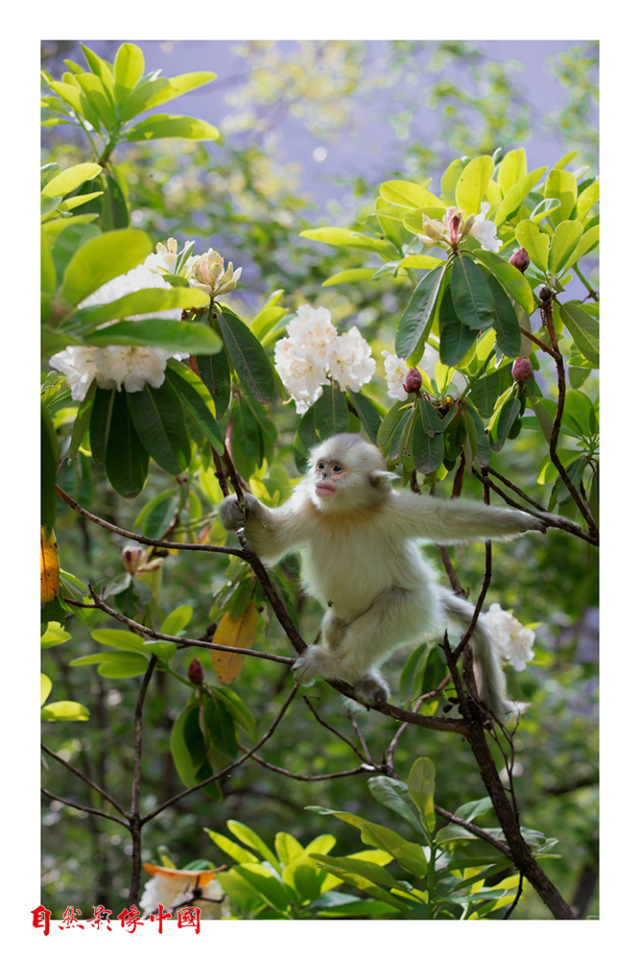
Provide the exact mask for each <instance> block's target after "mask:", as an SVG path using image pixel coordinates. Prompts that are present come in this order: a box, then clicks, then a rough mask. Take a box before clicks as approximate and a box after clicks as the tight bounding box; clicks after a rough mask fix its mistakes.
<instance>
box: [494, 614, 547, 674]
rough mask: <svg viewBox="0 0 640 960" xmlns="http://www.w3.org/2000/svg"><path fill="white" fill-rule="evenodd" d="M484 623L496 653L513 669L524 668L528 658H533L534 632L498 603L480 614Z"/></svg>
mask: <svg viewBox="0 0 640 960" xmlns="http://www.w3.org/2000/svg"><path fill="white" fill-rule="evenodd" d="M482 619H483V621H484V625H485V627H486V628H487V630H489V632H490V633H491V635H492V637H493V639H494V641H495V644H496V649H497V652H498V654H499V655H500V656H501V657H502V659H503V660H508V661H509V663H510V664H511V665H512V666H513V668H514V669H515V670H524V669H525V667H526V664H527V661H528V660H533V658H534V656H535V654H534V652H533V641H534V640H535V633H534V631H533V630H527V629H526V628H525V627H523V626H522V624H521V623H520V621H519V620H516V618H515V617H514V616H513V614H512V613H509V612H508V611H507V610H503V609H502V607H501V606H500V604H499V603H492V604H491V606H490V607H489V610H488V612H487V613H483V614H482Z"/></svg>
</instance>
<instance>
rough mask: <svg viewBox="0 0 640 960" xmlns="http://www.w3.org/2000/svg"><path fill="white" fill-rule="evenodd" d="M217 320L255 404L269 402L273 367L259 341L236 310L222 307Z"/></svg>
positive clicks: (239, 375) (272, 383)
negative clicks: (255, 401) (237, 314)
mask: <svg viewBox="0 0 640 960" xmlns="http://www.w3.org/2000/svg"><path fill="white" fill-rule="evenodd" d="M218 323H219V324H220V332H221V334H222V339H223V340H224V343H225V346H226V348H227V350H228V352H229V356H230V357H231V362H232V363H233V366H234V368H235V371H236V373H237V374H238V377H239V378H240V382H241V383H242V386H243V387H244V388H245V389H246V391H247V393H248V394H249V396H251V397H253V399H254V400H257V401H258V403H268V402H269V400H271V398H272V396H273V389H274V379H273V368H272V366H271V363H270V362H269V358H268V357H267V355H266V353H265V351H264V348H263V346H262V344H261V343H260V341H259V340H258V339H257V338H256V337H255V336H254V335H253V333H252V332H251V330H249V328H248V327H247V325H246V324H245V323H243V322H242V320H241V319H240V318H239V317H237V316H236V315H235V313H233V312H232V311H230V310H228V309H226V308H224V307H223V309H222V313H221V314H220V316H219V317H218ZM194 352H195V351H194Z"/></svg>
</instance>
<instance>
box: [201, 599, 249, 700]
mask: <svg viewBox="0 0 640 960" xmlns="http://www.w3.org/2000/svg"><path fill="white" fill-rule="evenodd" d="M257 629H258V611H257V608H256V605H255V603H254V602H253V600H251V601H250V603H249V605H248V607H247V609H246V610H245V611H244V613H243V614H242V616H241V617H240V619H239V620H232V619H231V617H230V616H229V614H228V613H225V615H224V617H223V618H222V620H221V621H220V623H219V624H218V627H217V629H216V632H215V633H214V635H213V638H212V643H220V644H222V646H225V647H244V648H245V649H247V650H249V649H251V647H252V646H253V644H254V643H255V639H256V632H257ZM243 663H244V657H242V656H240V655H239V654H237V653H227V652H226V651H223V650H212V651H211V665H212V667H213V669H214V670H215V674H216V677H217V678H218V680H219V681H220V683H231V682H232V680H235V679H236V677H237V676H238V674H239V673H240V671H241V670H242V664H243Z"/></svg>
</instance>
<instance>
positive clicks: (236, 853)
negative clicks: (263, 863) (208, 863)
mask: <svg viewBox="0 0 640 960" xmlns="http://www.w3.org/2000/svg"><path fill="white" fill-rule="evenodd" d="M204 832H205V833H207V834H208V835H209V837H210V838H211V839H212V840H213V842H214V843H215V844H216V846H218V847H220V849H221V850H222V852H223V853H224V854H226V855H227V856H228V857H232V858H233V859H234V860H235V861H236V863H258V862H259V861H258V858H257V857H256V856H255V855H254V854H253V853H250V852H249V851H248V850H245V848H244V847H241V846H240V845H239V844H237V843H234V842H233V840H229V838H228V837H225V835H224V834H223V833H216V831H215V830H210V829H209V828H208V827H205V828H204Z"/></svg>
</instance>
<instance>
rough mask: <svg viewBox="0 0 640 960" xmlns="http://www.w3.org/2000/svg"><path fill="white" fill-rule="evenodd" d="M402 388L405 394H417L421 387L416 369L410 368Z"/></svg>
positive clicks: (420, 375)
mask: <svg viewBox="0 0 640 960" xmlns="http://www.w3.org/2000/svg"><path fill="white" fill-rule="evenodd" d="M402 386H403V387H404V389H405V392H406V393H418V392H419V391H420V388H421V386H422V374H421V373H420V371H419V370H418V368H417V367H411V370H409V372H408V374H407V375H406V377H405V378H404V383H403V384H402Z"/></svg>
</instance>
